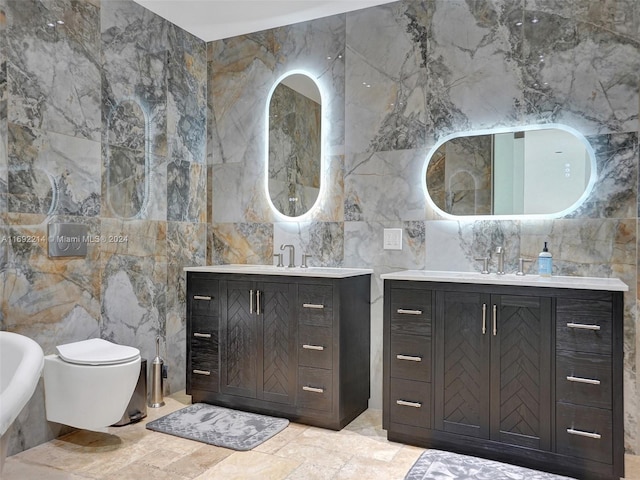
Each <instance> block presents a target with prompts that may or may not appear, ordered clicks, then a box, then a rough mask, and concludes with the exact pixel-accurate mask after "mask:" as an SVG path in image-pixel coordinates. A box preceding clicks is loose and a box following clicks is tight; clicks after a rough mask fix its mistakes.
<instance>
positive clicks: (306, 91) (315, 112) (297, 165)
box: [266, 72, 322, 217]
mask: <svg viewBox="0 0 640 480" xmlns="http://www.w3.org/2000/svg"><path fill="white" fill-rule="evenodd" d="M268 120H269V122H268V149H267V151H268V161H267V169H266V170H267V172H266V175H267V189H268V194H269V199H270V200H271V203H272V204H273V207H274V208H275V209H276V210H277V211H278V212H280V213H281V214H283V215H285V216H287V217H299V216H301V215H304V214H305V213H307V212H308V211H309V210H310V209H311V207H313V205H314V204H315V203H316V201H317V200H318V197H319V195H320V187H321V181H322V175H321V172H322V99H321V95H320V89H319V88H318V85H317V84H316V82H315V81H314V80H313V79H312V78H311V77H310V76H308V75H307V74H304V73H299V72H294V73H290V74H287V75H286V76H284V77H282V78H281V79H280V80H279V81H278V82H276V85H275V87H274V88H273V89H272V92H271V95H270V96H269V99H268Z"/></svg>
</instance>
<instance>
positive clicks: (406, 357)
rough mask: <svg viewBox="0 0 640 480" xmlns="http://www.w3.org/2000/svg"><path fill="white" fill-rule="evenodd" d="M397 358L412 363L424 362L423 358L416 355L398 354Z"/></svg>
mask: <svg viewBox="0 0 640 480" xmlns="http://www.w3.org/2000/svg"><path fill="white" fill-rule="evenodd" d="M396 358H397V359H398V360H409V361H410V362H421V361H422V357H418V356H415V355H402V354H398V355H396Z"/></svg>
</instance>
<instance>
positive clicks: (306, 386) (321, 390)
mask: <svg viewBox="0 0 640 480" xmlns="http://www.w3.org/2000/svg"><path fill="white" fill-rule="evenodd" d="M302 390H304V391H305V392H313V393H324V388H316V387H309V386H308V385H305V386H304V387H302Z"/></svg>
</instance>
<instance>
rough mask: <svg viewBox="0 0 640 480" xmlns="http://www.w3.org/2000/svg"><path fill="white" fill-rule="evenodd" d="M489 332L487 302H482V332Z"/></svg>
mask: <svg viewBox="0 0 640 480" xmlns="http://www.w3.org/2000/svg"><path fill="white" fill-rule="evenodd" d="M486 333H487V304H486V303H483V304H482V334H483V335H485V334H486Z"/></svg>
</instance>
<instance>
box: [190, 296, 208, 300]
mask: <svg viewBox="0 0 640 480" xmlns="http://www.w3.org/2000/svg"><path fill="white" fill-rule="evenodd" d="M193 299H194V300H211V297H209V296H208V295H194V296H193Z"/></svg>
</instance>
